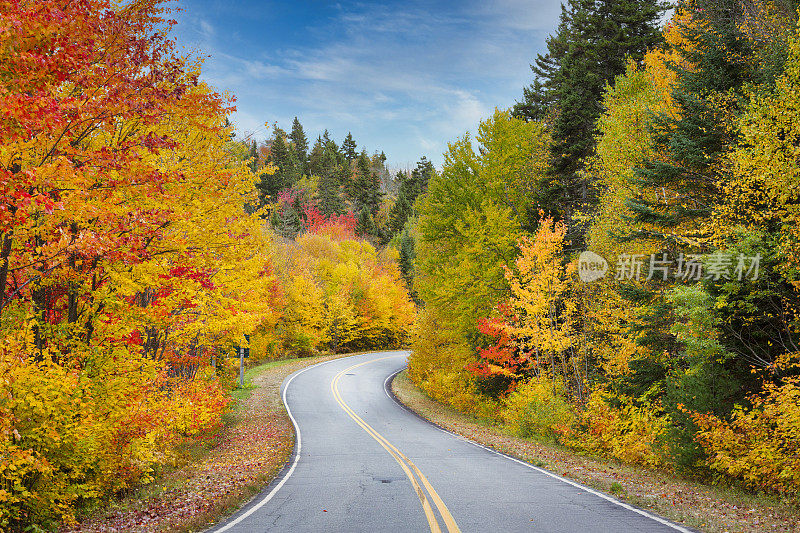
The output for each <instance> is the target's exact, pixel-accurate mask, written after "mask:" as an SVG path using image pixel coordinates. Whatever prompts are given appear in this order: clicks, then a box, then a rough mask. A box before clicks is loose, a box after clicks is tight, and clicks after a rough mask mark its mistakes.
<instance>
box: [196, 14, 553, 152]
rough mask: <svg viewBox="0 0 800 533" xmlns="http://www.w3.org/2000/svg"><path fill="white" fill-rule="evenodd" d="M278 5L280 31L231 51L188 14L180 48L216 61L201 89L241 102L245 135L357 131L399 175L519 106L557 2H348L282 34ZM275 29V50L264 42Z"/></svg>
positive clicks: (205, 20) (218, 33) (222, 32)
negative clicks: (188, 44)
mask: <svg viewBox="0 0 800 533" xmlns="http://www.w3.org/2000/svg"><path fill="white" fill-rule="evenodd" d="M272 4H273V15H274V17H275V20H274V26H270V24H269V21H268V20H267V21H266V22H265V23H264V24H263V25H262V26H261V28H262V29H263V34H261V35H259V34H253V33H252V32H251V33H250V34H249V35H248V34H247V33H246V31H245V30H244V29H240V28H237V29H236V33H237V34H241V38H237V39H235V40H236V41H237V42H236V43H234V44H231V43H230V42H229V40H230V39H229V36H230V34H231V28H230V27H228V28H225V27H223V23H222V22H218V21H217V20H215V19H214V17H213V14H214V12H213V10H212V9H211V8H210V7H209V6H207V5H205V4H198V3H195V4H193V5H192V6H185V7H186V10H187V16H185V17H184V19H185V20H182V21H181V26H182V37H184V38H186V37H188V38H189V39H191V40H193V41H194V42H195V43H196V44H197V45H198V46H201V47H202V48H203V49H204V50H205V51H208V52H209V53H210V54H211V58H210V59H209V60H208V61H207V62H206V65H205V69H204V76H205V78H206V79H207V80H209V82H210V83H212V84H214V85H215V86H217V87H219V88H226V89H230V90H232V92H234V93H235V94H236V95H237V97H238V104H237V105H238V112H237V114H236V116H235V117H234V118H235V121H236V122H237V123H238V125H239V126H240V128H242V129H249V128H253V129H254V130H257V129H259V128H260V129H261V130H262V131H263V127H261V126H260V124H262V123H263V121H264V120H270V121H278V122H279V123H280V124H281V125H282V126H284V127H288V125H289V124H290V123H291V120H292V118H293V117H294V116H298V117H299V118H300V120H301V122H302V123H303V125H304V126H305V127H306V130H307V131H308V132H309V134H310V135H309V136H312V137H314V136H316V134H317V133H318V132H321V131H322V129H324V128H328V129H329V130H330V131H331V133H332V134H333V135H334V136H336V137H338V138H341V137H343V136H344V135H345V134H346V133H347V132H348V131H352V132H353V135H354V136H355V138H356V140H357V141H358V142H360V143H363V144H364V145H366V146H367V147H368V148H369V149H382V150H384V151H385V152H386V153H387V155H388V156H389V159H390V162H394V163H395V164H406V163H408V162H411V161H413V160H416V159H417V158H418V157H420V156H421V155H428V157H429V158H432V159H433V160H434V161H437V162H438V161H441V154H442V152H443V151H444V150H445V149H446V143H447V142H448V141H451V140H453V138H455V137H456V136H458V135H461V134H463V133H464V132H465V131H466V130H473V131H474V130H475V128H476V126H477V123H478V121H479V120H480V119H481V118H483V117H485V116H487V115H488V114H489V113H490V112H491V111H492V110H493V109H494V107H496V106H499V107H508V106H510V105H512V104H513V102H514V100H515V99H516V98H519V96H520V93H521V90H522V86H523V85H524V84H525V83H527V82H528V78H529V70H528V67H527V65H528V63H530V61H531V60H532V59H533V57H535V55H536V53H537V52H538V51H540V50H541V49H542V47H543V42H544V38H545V37H546V34H547V33H548V32H549V31H551V29H552V28H553V27H554V26H555V24H556V22H557V17H558V11H559V7H558V6H559V4H558V3H557V2H554V1H552V0H542V1H539V2H537V1H533V2H530V1H529V2H523V1H521V0H500V1H495V2H490V3H486V2H474V3H464V4H463V5H461V6H458V7H453V5H452V4H451V3H449V2H442V3H440V4H439V5H436V4H435V3H433V4H432V3H415V2H407V3H403V4H396V5H395V4H391V3H389V4H377V5H372V4H362V3H341V4H338V5H337V6H335V7H334V8H332V9H330V11H329V12H326V13H325V14H324V16H318V17H317V18H315V19H314V20H313V22H312V21H310V19H308V20H307V19H304V18H303V17H298V16H296V15H295V16H294V18H293V19H291V22H292V23H293V24H294V26H292V27H291V28H288V29H287V28H281V26H279V25H280V24H282V23H287V22H289V21H288V20H283V21H282V20H280V19H279V17H278V15H277V14H275V13H279V12H280V9H279V8H281V7H282V6H284V5H283V4H281V3H276V2H273V3H272ZM287 4H288V3H287ZM258 5H259V4H253V5H252V6H251V8H252V9H259V8H258ZM195 8H196V11H197V12H193V13H189V11H190V10H195ZM265 9H266V8H265ZM244 11H245V12H246V10H244ZM260 17H261V19H262V21H263V20H264V19H269V17H267V16H266V15H264V14H262V15H260ZM210 20H213V21H214V23H213V24H211V23H210V22H209V21H210ZM280 30H282V31H283V33H282V34H281V36H280V39H278V38H274V39H272V40H269V41H268V40H267V39H266V38H265V37H263V36H269V35H270V32H271V31H274V32H277V31H280ZM259 39H262V40H263V42H259V41H258V40H259Z"/></svg>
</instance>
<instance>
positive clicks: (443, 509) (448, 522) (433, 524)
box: [331, 355, 461, 533]
mask: <svg viewBox="0 0 800 533" xmlns="http://www.w3.org/2000/svg"><path fill="white" fill-rule="evenodd" d="M392 357H397V356H392V355H390V356H387V357H382V358H380V359H372V360H370V361H364V362H363V363H358V364H355V365H353V366H351V367H349V368H345V369H344V370H342V371H341V372H339V373H338V374H336V377H335V378H333V381H331V391H333V396H334V398H336V402H337V403H338V404H339V405H340V406H341V407H342V409H344V411H345V412H346V413H347V414H348V415H350V418H352V419H353V420H355V421H356V424H358V425H359V426H361V427H362V428H363V429H364V431H366V432H367V433H368V434H369V435H370V436H371V437H372V438H373V439H375V440H376V441H378V443H379V444H380V445H381V446H383V447H384V448H385V449H386V451H387V452H389V454H390V455H391V456H392V457H394V460H395V461H397V463H398V464H399V465H400V467H401V468H402V469H403V471H404V472H405V474H406V476H408V479H409V480H410V481H411V484H412V485H413V486H414V490H415V491H416V493H417V496H418V497H419V501H420V503H422V509H423V510H424V511H425V517H426V518H427V519H428V525H430V528H431V533H441V531H442V529H441V528H440V527H439V522H438V521H437V519H436V515H435V514H434V512H433V508H432V507H431V504H430V503H429V502H428V498H427V497H426V496H425V492H424V491H423V490H422V487H420V485H419V482H417V479H416V478H415V477H414V474H416V475H417V477H419V479H420V481H422V484H423V485H425V488H426V489H427V491H428V494H430V495H431V499H433V501H434V503H435V504H436V508H437V509H438V510H439V513H440V514H441V515H442V520H444V523H445V526H446V527H447V531H449V532H450V533H461V530H460V529H458V525H457V524H456V521H455V519H453V515H451V514H450V511H449V510H448V509H447V506H446V505H445V504H444V502H443V501H442V498H440V497H439V494H437V492H436V490H435V489H434V488H433V485H431V484H430V482H429V481H428V478H426V477H425V476H424V475H423V474H422V472H421V471H420V469H419V468H417V465H415V464H414V463H413V462H412V461H411V459H409V458H408V457H406V456H405V455H404V454H403V452H401V451H400V450H398V449H397V448H396V447H395V446H394V445H393V444H392V443H391V442H389V441H388V440H387V439H386V437H384V436H383V435H381V434H380V433H378V432H377V431H375V429H374V428H373V427H372V426H370V425H369V424H367V423H366V422H364V420H363V419H362V418H361V417H360V416H358V415H357V414H356V413H355V411H353V410H352V409H350V406H348V405H347V403H345V401H344V400H343V399H342V396H341V394H339V387H338V383H339V380H340V379H341V378H342V376H344V375H345V374H347V373H348V372H349V371H351V370H355V369H356V368H358V367H360V366H363V365H367V364H370V363H374V362H376V361H381V360H383V359H390V358H392ZM385 384H386V382H384V388H385ZM412 471H413V473H412Z"/></svg>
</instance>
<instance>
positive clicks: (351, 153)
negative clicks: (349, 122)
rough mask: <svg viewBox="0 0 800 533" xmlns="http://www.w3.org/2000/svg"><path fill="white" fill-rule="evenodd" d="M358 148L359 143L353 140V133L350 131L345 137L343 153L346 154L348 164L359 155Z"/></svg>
mask: <svg viewBox="0 0 800 533" xmlns="http://www.w3.org/2000/svg"><path fill="white" fill-rule="evenodd" d="M356 148H357V145H356V142H355V141H354V140H353V134H352V133H350V132H349V131H348V132H347V137H345V138H344V141H343V142H342V154H343V155H344V158H345V160H347V163H348V164H350V163H352V162H353V161H354V160H355V158H356V157H357V156H358V152H357V151H356Z"/></svg>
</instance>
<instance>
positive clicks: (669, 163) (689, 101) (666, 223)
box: [628, 0, 752, 252]
mask: <svg viewBox="0 0 800 533" xmlns="http://www.w3.org/2000/svg"><path fill="white" fill-rule="evenodd" d="M679 8H681V7H679ZM682 8H684V9H689V8H690V7H689V6H683V7H682ZM691 9H692V10H693V11H692V12H693V17H692V18H693V22H692V23H691V24H689V25H687V26H686V27H684V28H682V31H683V32H684V34H685V35H686V36H687V39H688V40H689V42H692V46H691V47H690V48H688V49H683V50H680V53H681V55H682V56H683V59H684V61H683V62H681V63H680V64H674V65H672V66H671V68H673V69H674V70H675V72H676V74H677V78H678V79H677V82H676V84H675V89H674V90H673V93H672V98H673V100H674V102H675V104H676V106H677V107H678V110H679V112H678V113H677V116H678V117H679V118H675V117H674V116H662V117H657V120H656V126H655V127H654V133H655V141H656V144H657V146H658V150H657V152H658V153H659V154H661V157H659V158H658V159H653V160H650V161H647V162H645V164H644V165H642V166H641V167H640V168H638V169H637V171H636V180H635V182H634V185H635V186H636V188H635V189H638V190H641V189H642V188H645V187H646V188H649V189H650V190H653V189H654V188H656V189H660V190H662V191H664V193H665V195H664V196H665V197H664V198H658V199H647V198H645V197H644V196H643V195H641V194H640V195H637V196H634V197H633V198H631V199H629V201H628V204H629V206H630V207H631V209H632V211H633V212H634V213H635V215H634V217H635V220H637V221H638V222H642V223H646V224H651V225H654V226H656V227H657V228H659V229H657V230H656V231H655V232H648V233H647V234H646V236H647V237H649V238H662V239H664V240H665V241H666V242H665V245H667V246H669V247H671V248H672V249H673V251H676V252H677V251H678V248H677V247H678V243H679V242H683V241H684V239H685V237H686V236H687V235H678V233H681V232H680V231H677V232H676V231H675V230H676V228H677V227H678V226H681V225H683V226H684V227H685V226H686V225H687V223H689V224H692V225H694V226H695V227H697V228H700V227H702V223H701V221H702V220H703V219H705V218H707V217H708V216H709V215H710V214H711V212H712V211H713V209H714V205H715V203H716V201H717V199H718V198H720V197H721V194H720V187H721V185H722V183H723V182H724V181H725V180H726V179H727V176H726V173H727V167H728V165H727V164H726V161H725V159H726V157H727V153H728V151H729V150H730V149H731V148H732V147H734V146H735V144H736V141H737V139H736V134H735V133H734V132H732V130H731V128H730V127H729V126H730V122H731V119H732V117H736V116H737V115H738V114H739V113H740V112H741V105H742V101H743V99H744V94H743V93H744V90H745V86H746V85H747V84H748V83H749V82H750V81H751V71H750V67H749V64H748V61H747V58H748V57H749V56H750V55H751V52H752V51H751V49H750V44H749V40H748V39H747V37H746V36H745V35H744V34H743V33H742V32H741V30H740V29H739V26H738V24H737V21H738V20H741V19H742V16H743V13H742V7H741V4H740V3H739V2H736V1H733V0H724V1H722V2H720V1H715V0H697V1H695V2H692V4H691ZM685 64H690V65H692V67H691V68H685V67H684V65H685ZM664 156H666V157H664ZM642 186H645V187H642ZM639 236H645V234H637V235H631V236H629V238H637V237H639ZM690 237H692V238H693V239H695V240H700V241H702V240H703V239H704V235H703V234H702V233H701V232H698V233H695V234H693V235H691V236H690ZM695 251H702V250H695Z"/></svg>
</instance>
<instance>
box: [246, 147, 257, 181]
mask: <svg viewBox="0 0 800 533" xmlns="http://www.w3.org/2000/svg"><path fill="white" fill-rule="evenodd" d="M248 157H249V158H250V162H249V163H248V164H247V166H248V167H249V168H250V172H252V173H253V174H255V173H256V172H257V171H258V145H256V141H255V140H254V141H253V142H252V143H251V144H250V152H249V153H248Z"/></svg>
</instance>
